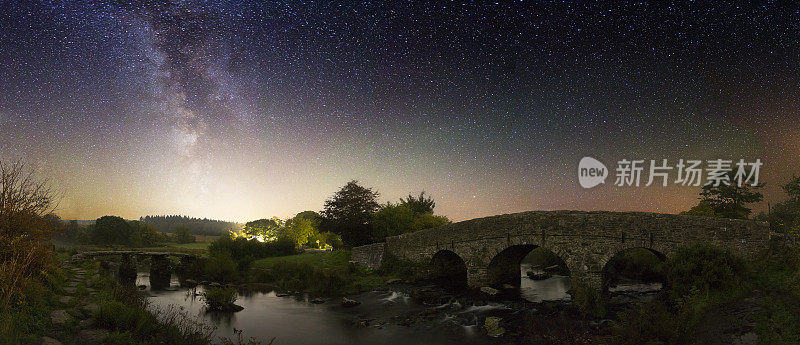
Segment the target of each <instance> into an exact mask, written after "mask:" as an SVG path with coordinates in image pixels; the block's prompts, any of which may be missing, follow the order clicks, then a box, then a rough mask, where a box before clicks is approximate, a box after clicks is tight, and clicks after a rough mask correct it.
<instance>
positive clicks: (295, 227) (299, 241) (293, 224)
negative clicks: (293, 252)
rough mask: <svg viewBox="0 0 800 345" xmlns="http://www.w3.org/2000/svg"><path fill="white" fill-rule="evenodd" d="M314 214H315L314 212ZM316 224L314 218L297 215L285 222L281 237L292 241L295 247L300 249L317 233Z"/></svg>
mask: <svg viewBox="0 0 800 345" xmlns="http://www.w3.org/2000/svg"><path fill="white" fill-rule="evenodd" d="M312 212H313V211H312ZM314 213H315V214H316V212H314ZM318 224H319V222H318V221H317V220H316V219H315V218H313V217H306V215H303V214H302V213H298V214H297V215H296V216H294V217H293V218H291V219H289V220H288V221H286V226H284V227H283V231H282V234H281V237H283V238H287V239H290V240H292V242H294V244H295V246H296V247H300V246H302V245H304V244H306V243H308V239H309V238H310V237H312V236H314V235H315V234H317V233H318V231H317V226H318Z"/></svg>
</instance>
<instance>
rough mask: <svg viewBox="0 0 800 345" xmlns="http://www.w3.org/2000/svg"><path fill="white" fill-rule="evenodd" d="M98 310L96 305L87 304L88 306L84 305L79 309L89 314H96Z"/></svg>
mask: <svg viewBox="0 0 800 345" xmlns="http://www.w3.org/2000/svg"><path fill="white" fill-rule="evenodd" d="M98 308H99V306H98V305H97V303H89V304H87V305H84V306H82V307H81V309H83V310H86V311H89V312H92V313H94V312H96V311H97V309H98Z"/></svg>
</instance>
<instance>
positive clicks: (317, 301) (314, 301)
mask: <svg viewBox="0 0 800 345" xmlns="http://www.w3.org/2000/svg"><path fill="white" fill-rule="evenodd" d="M311 303H314V304H322V303H325V300H324V299H322V298H319V297H317V298H315V299H312V300H311Z"/></svg>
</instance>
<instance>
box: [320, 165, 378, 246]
mask: <svg viewBox="0 0 800 345" xmlns="http://www.w3.org/2000/svg"><path fill="white" fill-rule="evenodd" d="M379 195H380V194H379V193H378V192H376V191H373V190H372V189H371V188H366V187H363V186H361V185H359V184H358V181H355V180H353V181H350V182H348V183H347V184H346V185H344V187H342V188H341V189H340V190H339V191H338V192H336V193H335V194H333V196H331V198H329V199H328V200H326V201H325V208H324V209H323V211H322V222H321V224H320V228H321V229H323V230H324V231H331V232H333V233H335V234H338V235H341V236H342V241H343V242H344V243H345V244H346V245H350V246H358V245H363V244H367V243H370V242H371V240H372V236H371V230H372V228H371V226H370V220H371V218H372V214H373V213H375V211H376V210H378V208H380V205H378V201H377V199H378V196H379Z"/></svg>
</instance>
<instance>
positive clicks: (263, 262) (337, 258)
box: [251, 250, 350, 269]
mask: <svg viewBox="0 0 800 345" xmlns="http://www.w3.org/2000/svg"><path fill="white" fill-rule="evenodd" d="M278 262H291V263H299V264H306V265H311V266H315V267H320V268H337V267H340V268H341V267H343V268H347V266H348V265H349V264H350V251H349V250H334V251H329V252H307V253H303V254H297V255H287V256H276V257H272V258H264V259H259V260H256V261H253V263H252V266H251V267H252V268H256V269H269V268H273V267H275V265H276V264H277V263H278Z"/></svg>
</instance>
